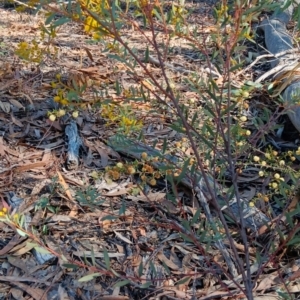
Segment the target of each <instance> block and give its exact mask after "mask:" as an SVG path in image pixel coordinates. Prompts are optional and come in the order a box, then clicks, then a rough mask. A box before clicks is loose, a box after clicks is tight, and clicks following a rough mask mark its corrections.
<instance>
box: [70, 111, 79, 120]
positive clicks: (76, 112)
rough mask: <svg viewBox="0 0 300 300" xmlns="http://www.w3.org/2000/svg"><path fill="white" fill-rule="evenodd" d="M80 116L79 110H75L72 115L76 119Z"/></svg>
mask: <svg viewBox="0 0 300 300" xmlns="http://www.w3.org/2000/svg"><path fill="white" fill-rule="evenodd" d="M78 116H79V112H78V111H77V110H75V111H73V113H72V117H73V118H74V119H76V118H78Z"/></svg>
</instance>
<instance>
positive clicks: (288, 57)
mask: <svg viewBox="0 0 300 300" xmlns="http://www.w3.org/2000/svg"><path fill="white" fill-rule="evenodd" d="M278 2H279V3H281V4H282V5H284V4H285V1H284V0H279V1H278ZM294 3H295V4H297V5H299V4H300V0H296V1H295V2H294ZM294 3H292V4H290V5H289V6H288V7H287V8H286V9H285V10H284V11H282V12H275V13H274V14H273V15H272V16H271V18H270V19H266V20H264V21H263V22H262V23H261V25H260V29H262V30H263V31H264V34H265V43H266V47H267V49H268V50H269V51H270V53H272V54H273V55H274V56H276V55H277V54H279V53H282V52H285V51H286V54H285V55H283V56H280V57H276V59H275V60H273V61H271V67H272V69H271V70H270V71H269V72H267V73H265V74H264V75H263V76H261V77H260V78H259V81H262V80H264V79H266V78H267V77H268V76H270V75H273V74H275V73H276V74H275V75H274V76H273V80H275V79H277V80H278V78H279V77H280V79H281V85H280V86H279V88H277V89H276V90H275V92H274V95H273V97H276V96H279V95H280V94H281V93H282V92H283V91H284V92H283V94H282V97H283V99H284V100H285V102H286V103H287V104H288V105H291V109H290V110H289V111H288V113H287V114H288V116H289V118H290V120H291V121H292V123H293V124H294V126H295V127H296V129H297V130H298V131H300V107H299V106H295V105H293V103H294V100H295V97H299V95H300V93H299V88H300V79H299V74H300V63H299V62H298V60H299V56H296V55H295V54H293V53H290V52H291V50H292V49H293V43H292V37H291V36H290V34H289V33H288V31H287V29H286V25H287V23H288V22H289V21H290V20H291V18H292V14H293V10H294ZM282 74H283V75H282Z"/></svg>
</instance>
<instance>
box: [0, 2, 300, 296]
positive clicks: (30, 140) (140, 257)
mask: <svg viewBox="0 0 300 300" xmlns="http://www.w3.org/2000/svg"><path fill="white" fill-rule="evenodd" d="M194 5H195V13H194V14H192V16H191V22H193V23H195V24H197V23H198V24H200V25H201V26H202V29H203V30H207V32H208V33H209V32H210V30H212V28H213V23H212V21H211V19H210V17H209V16H210V15H209V12H210V10H211V6H209V5H207V4H205V3H203V2H198V3H194ZM200 13H201V19H200V18H199V14H200ZM0 15H1V20H0V26H1V35H0V39H1V40H0V95H1V97H0V133H1V134H0V180H1V181H0V182H1V184H0V197H1V199H0V201H1V202H0V208H2V211H3V212H9V214H8V215H9V216H10V218H12V221H13V222H14V223H15V224H18V223H19V224H20V222H21V223H22V225H23V228H27V231H28V232H27V235H26V236H24V234H22V231H20V230H19V231H18V230H16V226H12V225H9V222H1V223H0V236H1V239H0V264H1V265H0V299H36V300H37V299H39V300H40V299H111V300H113V299H118V300H121V299H220V298H224V299H241V298H243V294H241V292H240V291H238V290H237V289H236V288H234V287H233V285H231V281H229V280H228V278H226V276H224V274H223V273H222V274H219V273H218V271H219V272H223V270H222V269H218V270H216V272H212V270H213V268H212V266H214V267H215V266H216V265H215V264H214V263H218V264H219V265H220V266H222V267H223V268H224V269H225V270H226V264H225V262H224V259H223V257H222V256H221V254H220V252H219V250H217V249H215V250H213V249H210V252H209V258H210V259H207V257H205V256H204V255H203V253H202V252H201V251H200V250H199V248H198V247H197V246H196V245H195V244H194V243H193V242H192V241H187V240H185V239H183V237H182V235H181V234H180V233H179V232H182V231H181V229H182V225H181V221H180V220H182V219H187V220H188V219H190V218H192V217H193V215H194V214H195V212H196V211H197V209H198V208H199V204H198V202H197V200H195V197H194V196H193V193H192V192H191V191H187V190H186V189H183V188H180V187H178V192H177V195H176V201H175V203H177V205H175V204H174V202H171V201H169V200H168V199H167V196H166V195H167V193H168V192H170V186H169V185H168V184H167V182H165V181H164V179H163V178H160V179H159V180H158V182H157V185H154V186H151V185H147V186H146V187H145V189H144V191H143V192H136V191H138V190H139V186H140V183H139V178H135V177H134V176H130V175H125V174H121V175H120V176H119V178H118V180H115V181H111V180H108V178H107V177H106V175H105V172H104V168H105V167H107V166H113V165H116V164H118V163H122V164H126V158H125V157H123V156H121V155H120V153H117V152H115V151H114V150H113V149H111V148H110V147H109V146H108V145H107V143H106V141H107V139H108V138H109V137H110V136H113V135H115V134H116V133H117V131H118V126H116V124H114V122H110V120H109V119H108V118H105V116H106V117H107V114H106V115H104V117H103V115H101V107H100V108H97V107H96V108H95V104H96V103H94V102H93V94H92V92H91V93H90V94H88V93H86V94H85V97H84V99H83V100H84V101H85V102H84V106H80V107H79V106H76V104H75V103H74V105H73V108H72V111H70V112H68V113H67V114H66V115H65V116H64V117H62V118H58V119H56V120H55V121H50V120H49V114H48V113H49V112H51V111H53V110H55V109H58V108H57V104H56V103H55V102H54V101H53V97H54V96H55V95H56V94H55V86H54V85H53V82H55V80H56V79H57V77H56V76H57V74H62V80H63V82H64V83H65V85H66V86H74V82H76V83H77V84H78V85H80V84H87V85H88V84H89V80H91V79H92V80H93V81H94V82H95V81H96V82H97V83H98V86H99V87H100V88H101V87H103V89H104V87H105V92H106V94H107V95H109V99H110V100H111V99H112V100H114V101H115V102H116V103H118V101H119V98H120V97H119V95H118V94H117V93H116V89H115V86H114V84H115V82H116V80H120V81H121V82H122V86H123V88H124V90H129V89H130V87H132V86H135V85H137V84H140V82H141V81H142V80H143V70H142V69H141V70H140V75H141V78H139V79H138V80H137V81H135V80H134V79H133V78H132V77H131V76H129V75H128V73H127V72H126V71H127V69H126V67H125V66H124V64H122V63H115V62H113V61H112V60H111V59H109V58H108V56H107V53H106V52H104V51H103V50H104V49H102V48H101V47H102V46H101V44H91V43H89V40H90V37H88V36H87V35H85V34H84V33H83V31H82V28H81V26H79V25H77V24H66V25H64V26H62V28H61V30H60V31H59V33H58V36H57V37H56V38H55V43H56V44H55V45H54V46H55V47H56V49H57V53H58V54H57V55H58V56H57V57H58V58H57V59H56V60H55V61H54V60H53V59H52V58H51V56H49V57H48V59H45V60H44V61H43V63H42V64H41V65H40V66H39V67H36V64H25V63H24V61H22V60H20V59H19V58H17V57H16V56H15V52H14V51H15V49H16V48H17V47H18V46H17V45H18V44H19V43H20V42H24V41H27V42H29V43H30V41H32V39H33V38H39V34H40V33H39V23H40V22H42V19H41V18H40V17H38V16H33V15H30V14H26V13H17V12H16V11H15V10H13V9H4V8H0ZM127 34H128V36H127V39H128V42H129V43H131V44H132V46H134V47H139V46H141V44H142V43H141V41H140V37H139V36H137V35H135V32H134V30H133V29H132V28H131V29H130V28H128V31H127ZM146 34H147V33H146ZM173 47H174V49H175V50H176V51H174V54H173V56H170V62H171V63H173V64H174V65H175V66H177V67H178V66H180V67H181V68H184V69H187V70H192V71H196V72H197V71H198V72H202V71H201V70H202V68H203V67H205V63H203V62H202V61H201V60H200V59H199V58H198V57H197V53H195V52H194V50H193V49H191V48H189V47H188V43H187V44H186V45H183V44H181V45H177V44H176V43H174V45H173ZM143 50H144V49H143ZM91 58H92V59H91ZM195 62H197V63H195ZM149 68H151V71H152V72H153V74H156V75H157V78H159V77H160V76H161V70H160V68H159V67H158V66H157V65H155V63H152V64H149ZM168 72H169V75H170V78H171V79H172V80H173V81H174V83H176V84H177V85H178V90H180V91H181V92H182V93H184V94H185V97H186V99H189V101H190V100H192V101H190V102H189V105H191V106H192V105H195V107H197V106H198V101H199V98H198V95H197V94H196V93H194V92H193V91H190V90H188V89H187V87H186V85H185V84H184V81H183V80H182V78H183V76H184V75H183V74H182V72H180V70H179V69H177V70H176V69H175V70H174V69H173V70H172V69H171V70H168ZM252 75H253V74H250V73H247V74H243V76H244V77H243V80H245V78H247V77H249V78H251V76H252ZM235 80H236V81H237V84H238V83H239V78H238V77H237V78H235ZM145 84H147V83H146V82H145ZM148 84H149V83H148ZM103 98H105V97H103ZM258 98H260V100H261V98H264V94H263V93H261V94H259V95H257V99H258ZM268 101H269V99H268V98H267V97H265V98H264V99H263V101H262V102H260V101H259V100H255V101H253V102H252V104H251V105H253V106H257V105H268V104H269V103H268ZM261 103H263V104H261ZM119 105H120V106H122V101H119ZM150 109H152V110H154V108H153V107H151V108H150ZM74 111H78V112H79V116H78V117H77V118H76V119H74V118H73V117H72V112H74ZM132 111H133V113H134V115H135V117H136V118H137V120H141V121H142V124H143V128H142V130H143V134H144V137H145V142H146V143H148V144H149V145H151V144H152V143H153V141H156V142H157V148H162V147H163V142H164V139H166V140H167V141H168V143H169V145H171V148H172V147H173V148H172V149H171V150H172V151H171V153H172V154H173V155H175V156H178V157H182V156H189V155H190V156H192V155H193V153H192V151H191V148H190V146H189V144H188V143H187V142H186V140H185V139H184V136H182V135H179V134H178V133H177V132H176V131H174V130H173V129H171V127H170V126H169V125H170V124H171V122H172V119H173V116H172V113H173V111H172V108H170V111H169V112H168V113H166V114H164V115H161V114H160V110H159V107H158V106H157V107H156V112H157V113H156V115H155V114H153V113H152V114H151V117H149V105H146V104H145V105H144V106H141V105H138V106H134V105H132ZM74 120H75V121H76V124H77V126H78V130H79V134H80V137H81V139H82V141H83V144H84V147H83V148H84V150H83V151H82V152H81V153H80V163H79V166H78V168H77V169H75V170H68V168H67V166H66V156H67V150H68V149H67V138H66V136H65V132H64V128H65V126H66V125H67V124H69V123H70V122H72V121H74ZM137 136H138V134H136V138H137ZM182 138H183V139H182ZM178 145H180V146H179V147H178ZM295 167H296V166H295ZM152 171H153V172H154V171H155V170H152ZM248 171H249V172H248V173H247V170H246V172H245V173H243V174H241V176H240V177H239V184H240V185H241V186H243V185H247V186H248V187H250V188H249V189H248V190H246V189H244V193H245V194H247V195H248V197H251V196H249V195H252V197H253V194H255V193H256V191H257V189H256V186H257V185H259V186H260V189H261V188H265V187H266V186H267V184H268V181H267V180H266V181H262V180H261V179H260V178H259V176H256V175H253V173H252V172H253V168H252V169H250V168H249V169H248ZM256 171H257V170H255V172H256ZM256 173H257V172H256ZM242 175H243V176H242ZM265 205H266V204H265V203H264V202H263V201H262V209H264V208H265V207H264V206H265ZM14 207H17V211H14ZM265 209H266V208H265ZM104 217H107V218H104ZM103 218H104V219H103ZM199 219H200V220H203V222H204V221H205V216H204V215H202V214H201V215H200V217H199ZM202 225H203V224H202ZM200 226H201V225H200V222H199V224H195V225H194V228H193V230H195V231H197V230H198V229H199V228H200ZM232 230H233V235H234V227H232ZM264 238H266V237H264ZM264 242H265V241H263V242H262V241H260V240H259V239H257V238H253V239H252V240H251V245H250V246H249V249H248V250H249V252H250V260H251V262H252V268H253V269H252V270H251V272H253V273H252V274H253V276H255V275H256V274H255V272H256V270H257V267H258V266H257V264H256V263H255V262H256V251H257V248H256V245H257V247H258V248H259V247H260V246H261V245H260V243H264ZM267 242H268V241H267ZM236 247H237V249H239V251H240V254H241V256H243V253H244V249H245V247H244V245H242V244H241V243H240V242H238V241H237V242H236ZM262 248H263V247H260V248H259V249H262ZM46 250H47V251H46ZM283 257H284V253H283ZM289 259H290V260H292V262H290V264H287V261H288V259H287V258H286V257H285V260H283V262H284V263H283V264H282V266H274V265H273V264H272V263H271V262H269V263H268V265H266V266H265V271H264V273H263V274H258V275H257V277H258V280H257V285H256V286H255V288H254V292H255V293H256V295H257V299H279V298H278V296H277V295H278V293H277V292H275V291H278V290H279V289H280V288H283V287H284V283H283V282H285V283H286V282H287V280H289V288H288V290H289V292H290V293H292V294H293V295H297V293H298V292H299V284H298V283H297V278H298V277H299V274H298V268H299V264H297V261H295V255H294V256H290V257H289ZM75 262H76V265H75ZM141 266H142V267H143V268H142V269H141ZM111 270H113V273H112V271H111ZM93 273H97V275H95V276H94V275H93V276H94V277H93V276H92V275H91V276H90V277H86V276H88V275H89V274H93ZM116 273H117V275H116ZM282 277H285V281H284V280H282ZM82 278H86V279H89V280H88V281H84V280H82ZM126 278H128V279H130V280H131V283H129V282H125V281H124V280H125V279H126ZM184 278H186V279H187V280H183V281H182V282H181V283H179V284H177V285H175V283H176V282H178V281H179V280H181V279H184ZM235 280H236V281H237V282H239V283H240V284H241V286H243V283H242V282H241V278H240V277H237V278H235ZM146 282H151V285H145V286H143V284H145V283H146Z"/></svg>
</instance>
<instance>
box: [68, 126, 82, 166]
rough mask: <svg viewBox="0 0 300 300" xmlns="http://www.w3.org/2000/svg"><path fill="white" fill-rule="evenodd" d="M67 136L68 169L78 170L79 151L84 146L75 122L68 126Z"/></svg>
mask: <svg viewBox="0 0 300 300" xmlns="http://www.w3.org/2000/svg"><path fill="white" fill-rule="evenodd" d="M65 134H66V136H67V138H68V154H67V167H68V169H69V170H74V169H77V168H78V165H79V162H78V157H79V149H80V147H81V146H82V141H81V138H80V136H79V134H78V129H77V125H76V123H75V122H71V123H70V124H69V125H67V126H66V129H65Z"/></svg>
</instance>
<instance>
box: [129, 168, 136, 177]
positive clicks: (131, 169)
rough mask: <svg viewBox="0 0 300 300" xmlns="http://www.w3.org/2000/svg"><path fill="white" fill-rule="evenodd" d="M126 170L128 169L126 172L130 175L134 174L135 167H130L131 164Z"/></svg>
mask: <svg viewBox="0 0 300 300" xmlns="http://www.w3.org/2000/svg"><path fill="white" fill-rule="evenodd" d="M127 171H128V173H129V174H130V175H133V174H135V172H136V170H135V168H134V167H132V166H130V167H128V169H127Z"/></svg>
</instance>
